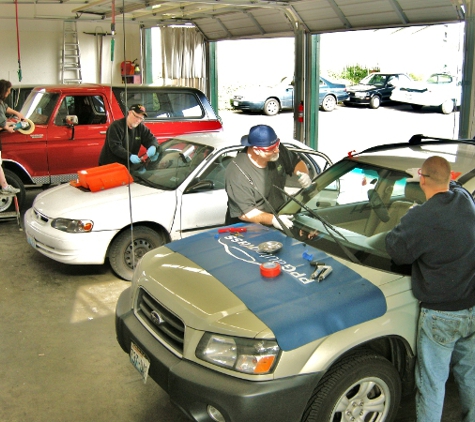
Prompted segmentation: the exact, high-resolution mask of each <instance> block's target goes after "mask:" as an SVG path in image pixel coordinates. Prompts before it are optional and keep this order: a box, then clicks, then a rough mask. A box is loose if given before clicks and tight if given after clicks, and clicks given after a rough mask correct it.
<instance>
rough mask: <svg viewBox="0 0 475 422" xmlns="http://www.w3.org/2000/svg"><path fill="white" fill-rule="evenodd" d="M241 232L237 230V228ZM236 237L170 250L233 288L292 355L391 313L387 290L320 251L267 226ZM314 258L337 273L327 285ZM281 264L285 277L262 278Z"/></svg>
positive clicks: (194, 240) (191, 241)
mask: <svg viewBox="0 0 475 422" xmlns="http://www.w3.org/2000/svg"><path fill="white" fill-rule="evenodd" d="M233 227H235V226H233ZM242 227H246V229H247V231H246V232H244V233H242V234H240V235H234V234H230V233H223V234H217V231H216V230H211V231H207V232H204V233H201V234H198V235H195V236H191V237H188V238H186V239H182V240H179V241H176V242H172V243H169V244H168V245H167V247H168V248H169V249H171V250H173V251H176V252H179V253H180V254H182V255H184V256H186V257H187V258H189V259H191V260H192V261H194V262H195V263H196V264H198V265H199V266H200V267H202V268H203V269H205V270H206V271H208V272H209V273H210V274H211V275H212V276H214V277H215V278H217V279H218V280H219V281H220V282H221V283H223V284H224V285H225V286H226V287H228V288H229V289H230V290H231V291H232V292H233V293H234V294H235V295H236V296H238V297H239V299H240V300H241V301H242V302H243V303H244V304H245V305H246V306H247V308H248V309H250V310H251V311H252V312H253V313H254V314H255V315H256V316H257V317H258V318H259V319H260V320H261V321H263V322H264V323H265V324H266V325H267V326H268V327H269V328H270V329H271V330H272V331H273V333H274V334H275V336H276V339H277V342H278V343H279V346H280V347H281V348H282V349H283V350H292V349H295V348H297V347H300V346H302V345H304V344H307V343H309V342H311V341H314V340H317V339H319V338H322V337H325V336H327V335H329V334H332V333H334V332H337V331H340V330H344V329H345V328H348V327H351V326H354V325H356V324H360V323H362V322H365V321H369V320H371V319H374V318H378V317H380V316H382V315H384V314H385V312H386V309H387V308H386V299H385V297H384V294H383V293H382V292H381V290H380V289H379V288H378V287H377V286H375V285H374V284H372V283H371V282H369V281H368V280H367V279H365V278H363V277H361V276H360V275H359V274H358V273H356V272H355V271H353V270H351V269H350V268H348V267H347V266H345V265H343V264H341V263H340V262H338V261H336V260H335V259H333V258H331V257H330V256H329V255H327V254H325V253H324V252H322V251H319V250H318V249H315V248H312V247H309V246H308V245H306V244H304V243H302V242H300V241H298V240H295V239H292V238H290V237H287V236H286V235H284V234H283V233H281V232H279V231H277V230H274V229H270V228H267V227H264V226H261V225H254V224H251V225H246V226H242ZM268 241H277V242H280V243H282V245H283V247H282V248H281V249H280V250H279V251H277V252H274V253H260V252H259V251H258V245H259V244H261V243H263V242H268ZM309 257H311V258H312V259H313V260H317V261H319V262H324V263H325V264H326V265H331V266H332V268H333V272H332V274H330V275H329V276H328V278H326V279H325V280H323V281H322V282H316V281H315V280H311V279H310V275H311V274H312V273H313V271H314V270H315V267H313V266H311V265H310V262H309ZM274 261H275V262H278V263H279V264H280V266H281V270H282V271H281V273H280V275H278V276H277V277H274V278H265V277H263V276H262V275H261V272H260V265H261V264H262V263H264V262H274Z"/></svg>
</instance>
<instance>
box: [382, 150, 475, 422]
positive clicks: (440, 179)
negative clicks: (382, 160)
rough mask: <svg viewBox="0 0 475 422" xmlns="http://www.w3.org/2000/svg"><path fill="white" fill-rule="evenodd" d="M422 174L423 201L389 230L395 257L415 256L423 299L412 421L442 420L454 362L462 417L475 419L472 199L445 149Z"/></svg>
mask: <svg viewBox="0 0 475 422" xmlns="http://www.w3.org/2000/svg"><path fill="white" fill-rule="evenodd" d="M419 175H420V180H419V184H420V187H421V189H422V191H423V192H424V194H425V196H426V202H425V203H424V204H422V205H420V206H416V207H414V208H412V209H411V210H409V212H408V213H407V214H406V215H405V216H404V217H402V219H401V222H400V223H399V224H398V225H397V226H396V227H395V228H394V229H393V230H392V231H391V232H389V234H388V235H387V237H386V248H387V251H388V253H389V255H390V256H391V258H392V259H393V260H394V262H395V263H396V264H398V265H402V264H412V290H413V293H414V296H415V297H416V298H417V299H418V300H419V301H420V315H419V326H418V333H417V363H416V374H415V375H416V385H417V394H416V414H417V421H418V422H436V421H440V420H441V417H442V408H443V403H444V395H445V383H446V381H447V378H448V376H449V372H450V366H451V364H452V365H453V373H454V377H455V380H456V382H457V384H458V387H459V393H460V400H461V404H462V407H461V411H462V421H463V422H474V421H475V205H474V201H473V199H472V196H471V195H470V193H469V192H467V191H466V190H465V189H464V188H462V187H461V186H459V185H457V184H456V183H454V182H451V181H450V175H451V169H450V164H449V163H448V161H447V160H446V159H444V158H443V157H439V156H433V157H430V158H428V159H427V160H426V161H424V163H423V165H422V168H421V169H420V170H419Z"/></svg>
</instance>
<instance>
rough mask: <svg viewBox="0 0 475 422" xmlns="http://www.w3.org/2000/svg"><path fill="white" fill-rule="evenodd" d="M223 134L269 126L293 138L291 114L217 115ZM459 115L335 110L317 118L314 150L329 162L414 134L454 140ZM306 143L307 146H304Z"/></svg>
mask: <svg viewBox="0 0 475 422" xmlns="http://www.w3.org/2000/svg"><path fill="white" fill-rule="evenodd" d="M219 114H220V116H221V117H222V119H223V122H224V128H225V130H230V131H236V132H237V133H242V132H243V131H244V132H245V131H246V130H247V131H248V130H249V128H250V127H251V126H253V125H255V124H267V125H270V126H272V127H273V128H274V129H275V131H276V133H277V134H278V135H279V136H280V137H281V139H287V138H292V137H293V130H294V129H293V112H283V113H281V114H278V115H277V116H266V115H263V114H244V113H242V112H240V111H220V113H219ZM458 120H459V112H456V113H453V114H447V115H444V114H442V113H439V112H437V110H436V109H435V107H424V108H423V109H422V110H420V111H413V110H412V108H411V107H410V106H409V105H405V104H398V105H397V104H391V105H384V106H382V107H380V108H378V109H377V110H371V109H368V108H365V107H346V106H343V105H341V106H338V107H337V108H336V109H335V110H334V111H332V112H330V113H325V112H320V113H319V117H318V135H319V139H318V150H320V151H322V152H325V153H326V154H327V155H329V157H330V158H331V159H332V160H333V161H336V160H339V159H340V158H342V157H343V156H346V154H347V153H348V152H349V151H352V150H356V151H362V150H363V149H366V148H369V147H372V146H375V145H379V144H389V143H393V142H406V141H408V140H409V139H410V137H411V136H412V135H414V134H419V133H420V134H423V135H426V136H436V137H440V138H449V139H454V138H457V137H458ZM307 143H308V142H307Z"/></svg>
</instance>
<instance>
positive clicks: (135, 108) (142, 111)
mask: <svg viewBox="0 0 475 422" xmlns="http://www.w3.org/2000/svg"><path fill="white" fill-rule="evenodd" d="M129 110H131V111H135V112H136V113H138V114H143V115H144V116H145V117H148V115H147V112H146V111H145V107H144V106H143V105H142V104H134V105H133V106H131V107H130V108H129Z"/></svg>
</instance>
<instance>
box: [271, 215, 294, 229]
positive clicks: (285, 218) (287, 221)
mask: <svg viewBox="0 0 475 422" xmlns="http://www.w3.org/2000/svg"><path fill="white" fill-rule="evenodd" d="M292 218H294V216H293V215H279V220H280V221H282V224H283V225H284V226H285V227H287V228H288V229H291V228H292V227H293V226H294V223H293V221H292ZM272 225H273V226H274V227H275V228H276V229H278V230H284V229H283V228H282V226H281V225H280V223H279V221H278V220H277V218H275V215H274V216H273V217H272Z"/></svg>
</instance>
